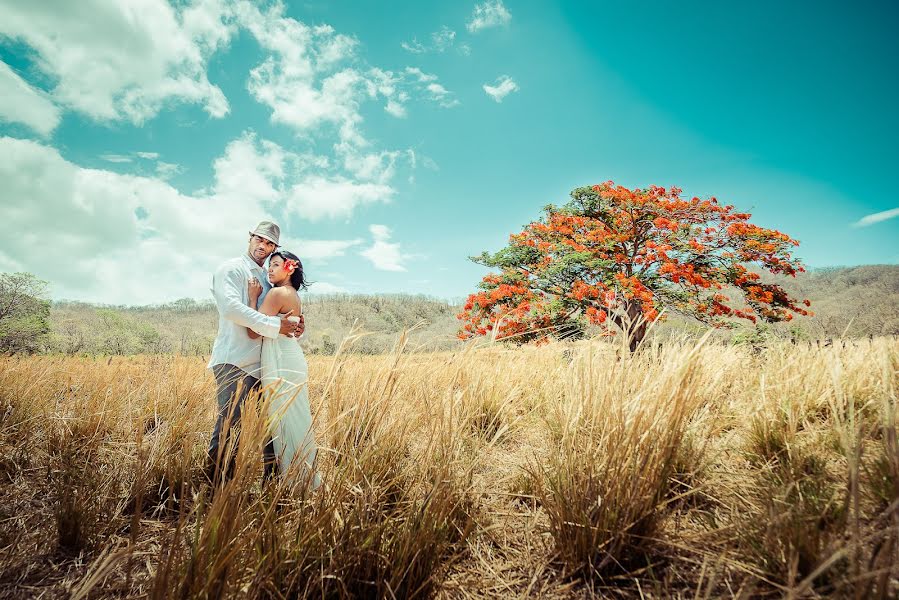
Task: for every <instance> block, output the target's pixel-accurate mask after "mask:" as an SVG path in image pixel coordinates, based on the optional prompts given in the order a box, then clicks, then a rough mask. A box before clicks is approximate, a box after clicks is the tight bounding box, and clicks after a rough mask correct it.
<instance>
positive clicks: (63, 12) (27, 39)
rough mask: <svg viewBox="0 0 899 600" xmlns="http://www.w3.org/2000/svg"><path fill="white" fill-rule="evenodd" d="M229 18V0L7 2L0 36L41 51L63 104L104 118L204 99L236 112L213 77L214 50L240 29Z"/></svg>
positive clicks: (213, 108) (211, 108) (146, 113)
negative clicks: (210, 66) (209, 70)
mask: <svg viewBox="0 0 899 600" xmlns="http://www.w3.org/2000/svg"><path fill="white" fill-rule="evenodd" d="M227 20H228V16H227V10H226V5H225V3H224V0H198V1H197V2H193V3H191V4H181V3H179V4H178V5H177V6H176V7H173V6H172V5H171V4H169V3H168V2H166V1H165V0H135V1H133V2H102V1H100V0H86V1H84V2H7V3H3V4H0V37H5V38H8V39H12V40H16V41H18V42H21V43H24V44H26V45H27V46H29V47H30V48H31V49H32V50H33V51H34V52H35V54H36V57H37V60H36V61H35V64H36V65H37V67H38V68H40V69H41V70H42V71H43V72H44V74H45V75H46V76H48V77H49V78H51V79H52V80H53V81H55V84H54V86H53V88H52V90H51V91H50V96H51V97H52V98H53V99H54V100H55V102H56V103H57V104H59V105H62V106H65V107H68V108H70V109H72V110H75V111H78V112H80V113H83V114H85V115H87V116H89V117H91V118H93V119H95V120H98V121H106V120H110V121H119V120H125V121H130V122H133V123H142V122H143V121H145V120H147V119H148V118H150V117H153V116H154V115H156V114H157V113H158V112H159V111H160V109H161V108H162V107H163V106H164V105H165V104H167V103H170V102H184V103H191V104H199V105H200V106H202V107H203V108H204V109H205V110H206V112H207V113H209V115H210V116H212V117H222V116H224V115H225V114H227V113H228V110H229V107H228V101H227V99H226V98H225V96H224V94H223V93H222V91H221V90H220V89H219V88H218V87H217V86H215V85H213V84H211V83H210V82H209V80H208V78H207V76H206V67H207V63H208V61H209V58H210V56H211V55H212V54H213V53H214V52H215V51H216V50H217V49H218V48H220V47H222V46H224V45H226V44H227V43H228V41H229V40H230V38H231V36H232V34H233V33H234V27H233V25H231V24H230V23H227V22H226V21H227ZM44 108H45V110H46V106H45V107H44Z"/></svg>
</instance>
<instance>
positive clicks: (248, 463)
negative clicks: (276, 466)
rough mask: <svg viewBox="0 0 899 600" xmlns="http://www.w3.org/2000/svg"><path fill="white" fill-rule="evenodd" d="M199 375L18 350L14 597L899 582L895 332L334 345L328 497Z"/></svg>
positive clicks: (153, 364) (328, 370) (0, 431)
mask: <svg viewBox="0 0 899 600" xmlns="http://www.w3.org/2000/svg"><path fill="white" fill-rule="evenodd" d="M204 367H205V364H204V361H203V359H202V358H199V357H195V358H194V357H173V356H135V357H113V358H107V357H104V358H83V357H53V356H33V357H26V356H13V357H6V358H0V597H2V598H19V597H34V598H63V597H71V598H76V599H80V598H112V597H146V598H232V597H241V598H297V597H316V598H323V597H333V598H338V597H362V598H391V597H396V598H411V597H438V598H517V597H533V598H583V597H624V598H640V597H647V598H650V597H651V598H670V597H674V598H697V597H698V598H708V597H716V598H717V597H727V598H730V597H741V598H749V597H782V596H788V597H826V596H830V597H857V598H869V597H875V598H877V597H880V598H885V597H896V595H897V594H899V442H897V416H899V415H897V384H899V376H897V368H899V341H897V339H896V338H874V339H873V340H861V341H855V342H851V343H849V342H847V343H846V344H845V346H844V345H843V344H841V343H840V342H836V343H835V344H834V346H833V347H825V348H818V347H804V346H801V345H800V346H795V345H792V344H789V343H784V344H780V343H775V344H774V345H771V346H768V347H767V348H764V349H762V350H761V351H758V350H757V349H753V348H750V347H748V346H739V347H733V346H727V345H722V344H720V343H718V342H714V341H712V340H704V341H702V342H699V343H697V342H696V341H695V340H694V341H684V342H683V343H666V344H665V345H661V346H647V347H645V348H643V349H642V351H640V352H638V353H637V354H636V355H634V356H630V355H627V354H625V353H622V352H621V351H620V348H619V347H618V346H616V345H614V344H612V343H609V342H604V341H592V342H578V343H573V344H549V345H546V346H542V347H535V348H506V347H496V346H493V347H491V346H481V347H465V348H464V349H462V350H460V351H458V352H455V353H450V352H447V353H418V352H415V351H414V349H410V348H408V347H405V348H404V347H403V344H402V342H400V343H399V344H398V350H397V351H395V352H394V353H392V354H386V355H381V356H365V355H360V354H353V353H346V352H339V353H338V354H337V355H336V356H314V357H311V359H310V369H311V372H310V398H311V402H312V409H313V415H314V417H315V425H316V433H317V440H318V443H319V446H320V448H321V451H320V459H321V465H320V466H321V471H322V475H323V478H324V480H325V482H326V484H325V486H323V487H322V488H320V489H318V490H317V491H315V492H309V491H308V490H305V489H302V488H297V489H288V488H287V486H286V485H284V484H276V485H269V486H263V485H262V483H261V477H260V474H261V465H260V464H259V461H258V456H259V448H260V446H261V444H262V441H263V438H264V435H263V432H264V428H265V423H264V421H263V420H262V419H260V418H258V416H254V415H258V414H259V413H260V412H261V411H257V412H256V413H254V412H253V411H252V410H247V411H246V417H245V420H244V423H243V429H242V434H241V438H240V447H239V448H238V452H239V460H238V468H237V470H236V476H235V478H234V479H233V480H232V481H231V482H229V483H228V484H227V485H225V487H224V488H222V489H220V490H219V491H218V492H217V493H216V494H214V495H211V496H210V494H208V493H207V488H206V486H205V484H204V482H203V476H202V466H203V458H204V452H205V447H206V444H207V440H208V436H209V432H210V430H211V427H212V422H213V406H214V390H213V380H212V377H211V375H209V374H208V373H207V372H206V371H205V369H204ZM261 402H264V399H263V400H261Z"/></svg>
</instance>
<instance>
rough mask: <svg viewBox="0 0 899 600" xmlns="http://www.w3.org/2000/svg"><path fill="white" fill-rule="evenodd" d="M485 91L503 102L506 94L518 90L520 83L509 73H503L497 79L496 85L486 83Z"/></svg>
mask: <svg viewBox="0 0 899 600" xmlns="http://www.w3.org/2000/svg"><path fill="white" fill-rule="evenodd" d="M484 91H485V92H487V95H488V96H490V97H491V98H493V99H494V100H496V101H497V102H502V101H503V99H504V98H505V97H506V96H508V95H509V94H511V93H512V92H517V91H518V84H517V83H515V82H514V81H513V80H512V78H511V77H509V76H508V75H502V76H500V77H498V78H497V79H496V84H495V85H488V84H486V83H485V84H484Z"/></svg>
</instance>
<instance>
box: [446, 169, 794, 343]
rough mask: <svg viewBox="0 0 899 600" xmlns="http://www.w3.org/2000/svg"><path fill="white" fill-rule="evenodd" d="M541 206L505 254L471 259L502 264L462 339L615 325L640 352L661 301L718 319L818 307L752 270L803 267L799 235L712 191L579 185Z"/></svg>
mask: <svg viewBox="0 0 899 600" xmlns="http://www.w3.org/2000/svg"><path fill="white" fill-rule="evenodd" d="M544 213H545V214H544V215H543V217H542V218H541V219H540V220H539V221H534V222H532V223H530V224H528V225H527V226H526V227H525V228H524V230H523V231H522V232H521V233H517V234H513V235H511V236H509V244H508V246H506V247H505V248H503V249H502V250H500V251H499V252H497V253H496V254H492V255H491V254H489V253H487V252H485V253H483V254H482V255H481V256H478V257H472V260H473V261H475V262H476V263H479V264H482V265H484V266H487V267H493V268H497V269H499V273H491V274H489V275H487V276H485V277H484V279H483V281H482V282H481V283H480V285H479V287H480V288H481V291H479V292H477V293H475V294H472V295H471V296H469V297H468V301H467V302H466V304H465V308H464V309H463V311H462V312H461V313H460V314H459V315H458V317H459V319H460V320H462V321H464V323H463V325H462V328H461V330H460V332H459V337H461V338H462V339H466V338H469V337H472V336H475V335H492V336H494V337H495V338H496V339H501V338H509V337H512V336H514V337H515V339H517V340H521V341H530V340H535V339H538V340H539V339H546V338H547V337H548V336H549V335H556V336H564V335H568V334H571V333H578V332H581V331H583V329H584V327H585V326H586V325H587V324H594V325H602V326H604V327H607V328H608V325H609V324H610V323H613V324H614V325H615V326H616V327H617V328H618V329H619V330H620V331H622V332H623V333H624V334H625V335H626V336H627V340H628V344H629V346H630V349H631V351H633V350H635V349H636V347H637V345H638V344H639V343H640V341H641V340H642V339H643V337H644V336H645V335H646V330H647V326H648V325H649V323H651V322H653V321H655V320H656V319H658V318H659V316H660V313H661V312H662V310H663V309H666V311H667V312H677V313H680V314H683V315H686V316H690V317H694V318H696V319H698V320H699V321H701V322H703V323H707V324H709V325H713V326H716V327H722V326H730V325H732V324H733V319H734V318H741V319H748V320H750V321H752V322H756V320H757V319H763V320H766V321H784V320H790V319H791V318H792V317H793V314H794V313H795V314H802V315H805V314H809V313H808V312H807V311H806V310H805V309H804V308H802V307H801V306H799V304H804V305H805V306H809V302H808V300H805V301H804V302H802V303H798V301H797V300H795V299H793V298H790V297H789V296H788V295H787V293H786V292H785V291H784V290H783V289H782V288H781V287H780V286H778V285H774V284H770V283H762V282H761V281H760V279H761V277H760V275H759V274H758V273H757V272H755V271H750V270H749V268H748V267H749V266H750V265H755V266H756V267H757V269H756V270H764V271H768V272H770V273H774V274H786V275H792V276H795V275H796V273H797V272H802V271H804V269H803V267H802V265H801V263H800V262H799V261H798V260H794V259H793V258H792V257H791V254H790V252H791V250H792V248H793V247H794V246H797V245H798V244H799V243H798V242H797V241H796V240H793V239H791V238H790V237H789V236H787V235H785V234H783V233H780V232H779V231H775V230H773V229H765V228H763V227H759V226H757V225H753V224H752V223H750V222H749V218H750V216H751V215H749V214H748V213H740V212H735V210H734V207H733V206H721V205H719V203H718V201H717V200H716V199H715V198H709V199H708V200H700V199H699V198H692V199H689V200H688V199H684V198H681V190H680V189H678V188H674V187H672V188H670V189H667V190H666V189H665V188H662V187H656V186H652V187H650V188H648V189H633V190H631V189H627V188H625V187H621V186H616V185H615V184H614V183H612V182H611V181H608V182H606V183H603V184H601V185H596V186H593V187H581V188H577V189H575V190H573V191H572V192H571V201H570V202H569V203H568V204H566V205H564V206H562V207H556V206H552V205H550V206H547V207H546V208H545V209H544ZM607 330H608V331H611V330H609V329H607Z"/></svg>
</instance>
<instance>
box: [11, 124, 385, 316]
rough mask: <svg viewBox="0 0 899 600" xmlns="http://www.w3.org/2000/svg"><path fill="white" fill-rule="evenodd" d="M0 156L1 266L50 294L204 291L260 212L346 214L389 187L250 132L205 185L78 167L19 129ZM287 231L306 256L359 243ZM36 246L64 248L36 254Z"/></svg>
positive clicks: (119, 297) (156, 296)
mask: <svg viewBox="0 0 899 600" xmlns="http://www.w3.org/2000/svg"><path fill="white" fill-rule="evenodd" d="M0 156H4V157H7V159H6V160H4V161H0V181H3V185H2V186H0V206H3V219H0V265H2V266H3V268H4V270H25V271H29V272H32V273H35V274H36V275H37V276H38V277H41V278H43V279H46V280H48V281H51V282H52V285H53V290H52V291H53V295H54V297H58V298H59V297H62V298H73V299H82V300H93V301H100V302H108V303H127V304H147V303H152V302H160V301H165V300H171V299H175V298H180V297H185V296H190V297H208V289H209V273H211V272H212V271H213V270H214V268H215V266H216V265H217V264H218V263H219V262H220V261H221V260H223V259H225V258H228V257H230V256H236V255H238V254H240V253H241V252H242V251H243V250H244V248H245V244H246V232H247V231H248V230H249V229H250V228H251V227H252V226H253V225H255V224H256V223H257V222H259V221H260V220H263V219H271V220H275V221H276V222H281V223H282V224H283V223H290V222H291V220H290V219H287V217H288V216H289V215H300V216H302V217H304V218H306V219H308V220H317V219H322V218H326V217H349V216H351V215H352V213H353V211H354V210H355V209H357V208H358V207H359V206H361V205H363V204H368V203H373V202H387V201H389V200H390V198H391V197H392V196H393V194H394V191H393V189H392V188H391V187H390V186H388V185H386V184H379V183H359V182H355V181H352V180H349V179H345V178H341V177H339V176H337V175H333V174H329V171H330V170H331V168H332V165H331V163H330V162H329V161H328V160H327V159H324V158H322V157H317V156H315V155H304V154H296V153H292V152H289V151H287V150H285V149H284V148H282V147H281V146H279V145H277V144H274V143H272V142H269V141H267V140H261V139H258V138H257V136H256V135H254V134H252V133H246V134H244V135H243V136H241V137H240V138H237V139H235V140H233V141H232V142H231V143H229V144H228V145H227V147H226V148H225V150H224V153H223V154H222V156H221V157H219V158H218V159H217V160H216V161H215V162H214V163H213V171H214V179H213V183H212V185H211V186H210V188H209V189H207V190H203V191H200V192H197V193H194V194H191V195H188V194H184V193H182V192H180V191H179V190H177V189H176V188H174V187H173V186H171V185H170V184H168V183H167V182H165V181H163V180H162V179H161V178H159V177H158V176H157V177H149V176H138V175H129V174H121V173H115V172H112V171H108V170H103V169H87V168H83V167H80V166H78V165H76V164H73V163H71V162H69V161H68V160H66V159H65V158H63V157H62V156H61V155H60V154H59V152H58V151H57V150H56V149H54V148H52V147H49V146H46V145H43V144H40V143H38V142H34V141H30V140H21V139H15V138H9V137H0ZM290 234H291V231H290V229H289V228H288V227H284V236H285V239H286V240H291V242H290V243H297V245H296V246H295V247H296V248H297V249H298V250H299V252H298V254H299V255H300V256H302V257H303V258H307V257H308V258H310V259H321V260H324V259H326V258H328V257H332V256H340V255H342V254H345V253H346V252H348V251H349V250H350V249H352V248H353V247H355V246H358V245H360V244H362V243H363V240H361V239H347V240H309V239H306V238H297V237H290ZM293 240H296V242H294V241H293ZM35 247H41V248H50V249H52V254H53V255H54V256H58V257H64V258H63V259H61V260H56V259H54V260H47V254H46V253H40V252H34V248H35ZM137 265H139V268H137Z"/></svg>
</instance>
